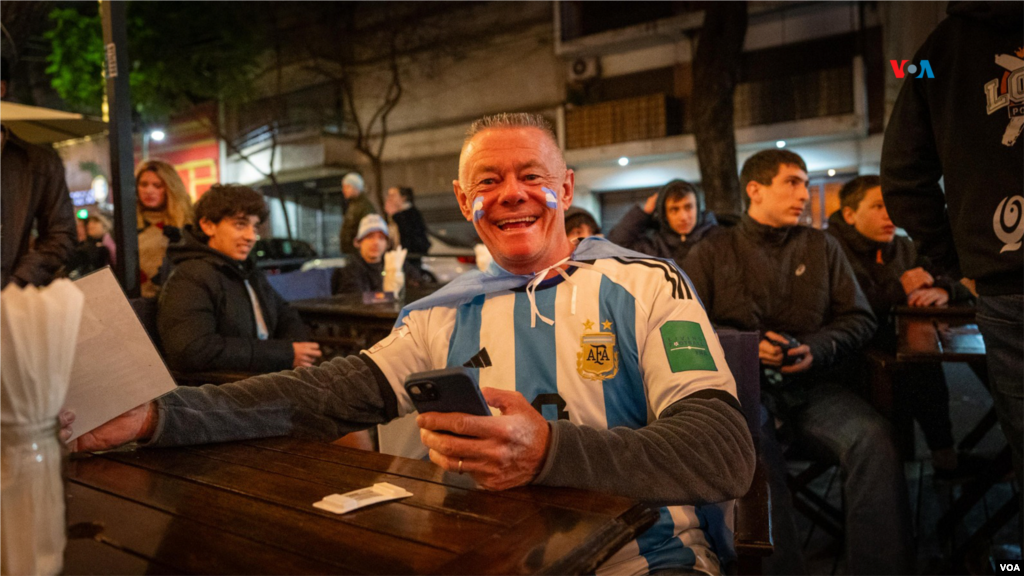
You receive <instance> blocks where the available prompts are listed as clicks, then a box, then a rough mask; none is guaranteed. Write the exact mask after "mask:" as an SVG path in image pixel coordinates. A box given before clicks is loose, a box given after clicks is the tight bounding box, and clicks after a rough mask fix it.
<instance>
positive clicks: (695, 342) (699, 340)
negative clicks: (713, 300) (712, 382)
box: [661, 320, 718, 372]
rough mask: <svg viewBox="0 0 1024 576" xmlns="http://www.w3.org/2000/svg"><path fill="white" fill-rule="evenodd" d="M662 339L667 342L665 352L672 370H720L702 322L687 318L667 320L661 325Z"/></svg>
mask: <svg viewBox="0 0 1024 576" xmlns="http://www.w3.org/2000/svg"><path fill="white" fill-rule="evenodd" d="M661 340H662V342H663V343H664V344H665V354H666V355H667V356H668V365H669V366H670V367H671V368H672V372H685V371H687V370H712V371H716V372H717V371H718V367H717V366H715V359H714V358H712V357H711V351H710V350H708V342H707V340H705V339H704V332H703V331H702V330H701V329H700V324H698V323H696V322H687V321H685V320H673V321H671V322H665V323H664V324H662V325H661Z"/></svg>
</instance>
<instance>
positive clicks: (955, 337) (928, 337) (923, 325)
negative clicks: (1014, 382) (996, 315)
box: [896, 307, 985, 362]
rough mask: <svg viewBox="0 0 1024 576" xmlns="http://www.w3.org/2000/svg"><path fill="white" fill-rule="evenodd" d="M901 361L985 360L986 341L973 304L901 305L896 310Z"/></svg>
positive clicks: (897, 353) (897, 355) (898, 358)
mask: <svg viewBox="0 0 1024 576" xmlns="http://www.w3.org/2000/svg"><path fill="white" fill-rule="evenodd" d="M896 333H897V336H898V341H897V348H896V359H897V360H898V361H900V362H974V361H978V360H984V358H985V341H984V340H983V339H982V337H981V332H980V331H978V325H977V324H976V323H975V322H974V308H972V307H948V308H947V307H942V308H936V307H917V308H915V307H900V308H897V309H896Z"/></svg>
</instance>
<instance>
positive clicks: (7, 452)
mask: <svg viewBox="0 0 1024 576" xmlns="http://www.w3.org/2000/svg"><path fill="white" fill-rule="evenodd" d="M58 431H59V429H58V425H57V421H56V420H54V421H50V422H45V423H42V424H34V425H33V424H29V425H13V424H3V425H2V426H0V436H2V437H3V443H2V444H0V522H2V526H0V573H2V574H57V573H59V572H60V571H61V569H62V568H63V564H64V545H65V542H66V541H67V537H66V532H65V525H66V519H65V512H64V483H63V478H62V475H61V470H62V465H63V456H64V450H63V448H62V446H61V442H60V440H59V438H58Z"/></svg>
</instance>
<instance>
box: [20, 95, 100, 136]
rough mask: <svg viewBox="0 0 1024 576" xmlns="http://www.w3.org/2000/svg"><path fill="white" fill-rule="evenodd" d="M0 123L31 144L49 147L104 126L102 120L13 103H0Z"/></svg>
mask: <svg viewBox="0 0 1024 576" xmlns="http://www.w3.org/2000/svg"><path fill="white" fill-rule="evenodd" d="M0 123H3V125H4V126H6V127H7V128H8V129H9V130H11V131H12V132H14V133H15V134H17V135H18V137H19V138H21V139H23V140H26V141H28V142H31V143H33V144H50V143H53V142H60V141H62V140H70V139H72V138H81V137H83V136H91V135H93V134H99V133H101V132H105V131H106V130H107V123H106V122H103V121H102V120H97V119H95V118H90V117H88V116H83V115H81V114H75V113H73V112H62V111H60V110H51V109H50V108H40V107H38V106H26V105H24V104H16V103H14V102H0Z"/></svg>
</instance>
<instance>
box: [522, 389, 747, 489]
mask: <svg viewBox="0 0 1024 576" xmlns="http://www.w3.org/2000/svg"><path fill="white" fill-rule="evenodd" d="M550 442H551V448H550V451H549V452H548V456H547V460H546V461H545V465H544V468H543V469H542V470H541V472H540V474H539V475H538V477H537V478H536V479H535V480H534V483H536V484H543V485H548V486H568V487H573V488H584V489H590V490H599V491H602V492H608V493H612V494H618V495H621V496H627V497H630V498H636V499H638V500H641V501H644V502H646V503H648V504H650V505H653V506H663V505H682V504H694V505H696V504H704V503H710V502H721V501H723V500H729V499H731V498H737V497H739V496H741V495H743V494H744V493H746V491H747V489H748V488H749V487H750V481H751V478H752V477H753V473H754V445H753V441H752V440H751V437H750V431H749V430H748V429H747V425H746V421H745V420H744V418H743V415H742V414H741V413H740V411H739V410H737V409H736V408H734V407H733V406H730V405H729V404H727V403H726V402H725V401H723V400H720V399H717V398H693V397H691V398H684V399H682V400H680V401H678V402H676V403H675V404H673V405H671V406H669V407H668V408H667V409H665V411H664V412H663V413H662V416H661V418H659V419H658V420H657V421H656V422H653V423H652V424H650V425H648V426H645V427H643V428H641V429H639V430H630V429H627V428H621V427H620V428H613V429H611V430H598V429H595V428H590V427H587V426H577V425H575V424H572V423H570V422H568V421H565V420H560V421H558V422H554V423H552V425H551V440H550Z"/></svg>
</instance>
